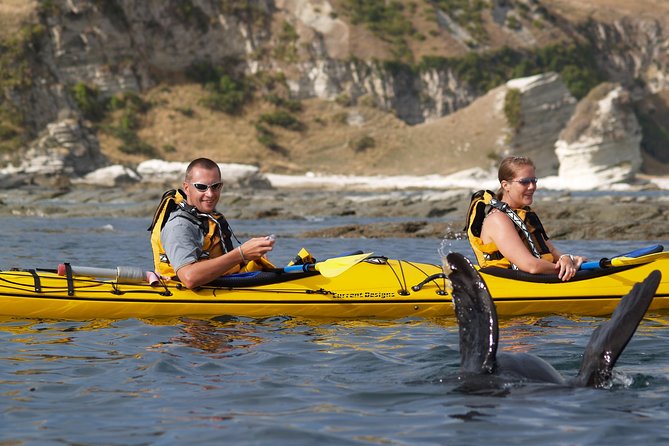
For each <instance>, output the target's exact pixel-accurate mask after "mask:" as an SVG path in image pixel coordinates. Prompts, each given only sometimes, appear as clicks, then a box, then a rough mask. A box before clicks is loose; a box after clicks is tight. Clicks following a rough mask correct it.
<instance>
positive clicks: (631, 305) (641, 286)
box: [572, 271, 662, 387]
mask: <svg viewBox="0 0 669 446" xmlns="http://www.w3.org/2000/svg"><path fill="white" fill-rule="evenodd" d="M661 278H662V274H661V273H660V272H659V271H653V272H652V273H650V274H649V275H648V277H646V279H645V280H644V281H643V282H641V283H637V284H635V285H634V287H633V288H632V291H630V292H629V293H628V294H627V295H625V296H623V297H622V298H621V299H620V302H619V303H618V306H617V307H616V309H615V311H614V312H613V315H611V319H610V320H609V321H608V322H605V323H604V324H602V325H600V326H599V327H597V328H596V329H595V331H594V332H593V333H592V336H591V337H590V341H589V342H588V345H587V347H586V348H585V352H584V354H583V362H582V363H581V369H580V370H579V372H578V375H577V376H576V378H574V380H573V381H572V384H573V385H576V386H594V387H602V385H604V384H605V383H606V382H607V381H608V380H609V379H610V378H611V371H612V369H613V366H614V365H615V364H616V361H617V360H618V357H619V356H620V354H621V353H622V352H623V350H624V349H625V346H626V345H627V343H628V342H629V340H630V339H631V338H632V335H634V332H635V331H636V329H637V327H638V326H639V323H640V322H641V320H642V319H643V316H644V315H645V314H646V310H648V307H649V306H650V303H651V302H652V301H653V297H654V296H655V291H656V290H657V287H658V285H659V283H660V279H661Z"/></svg>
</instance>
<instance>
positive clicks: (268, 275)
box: [205, 268, 320, 288]
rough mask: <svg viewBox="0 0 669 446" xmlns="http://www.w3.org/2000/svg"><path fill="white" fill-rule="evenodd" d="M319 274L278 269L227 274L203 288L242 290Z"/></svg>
mask: <svg viewBox="0 0 669 446" xmlns="http://www.w3.org/2000/svg"><path fill="white" fill-rule="evenodd" d="M319 274H320V273H319V272H318V271H304V272H294V273H286V272H283V271H281V269H280V268H279V269H278V270H277V271H252V272H248V273H241V274H229V275H227V276H221V277H219V278H217V279H214V280H213V281H211V282H209V283H208V284H207V285H205V286H206V287H216V288H244V287H253V286H260V285H271V284H274V283H282V282H288V281H290V280H297V279H302V278H304V277H310V276H317V275H319Z"/></svg>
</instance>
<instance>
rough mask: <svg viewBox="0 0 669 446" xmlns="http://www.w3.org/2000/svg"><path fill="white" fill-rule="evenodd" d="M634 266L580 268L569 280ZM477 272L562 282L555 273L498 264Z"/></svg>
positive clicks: (604, 274)
mask: <svg viewBox="0 0 669 446" xmlns="http://www.w3.org/2000/svg"><path fill="white" fill-rule="evenodd" d="M635 266H638V265H627V266H614V267H610V268H599V269H586V270H580V271H577V272H576V275H575V276H574V277H572V278H571V279H570V280H569V282H575V281H578V280H587V279H594V278H595V277H602V276H608V275H609V274H614V273H617V272H620V271H625V270H627V269H630V268H634V267H635ZM479 272H481V273H483V274H488V275H490V276H496V277H504V278H506V279H513V280H519V281H521V282H534V283H562V280H561V279H560V278H559V277H558V276H557V274H531V273H526V272H525V271H519V270H515V269H511V268H500V267H498V266H488V267H485V268H481V269H479ZM484 279H485V277H484Z"/></svg>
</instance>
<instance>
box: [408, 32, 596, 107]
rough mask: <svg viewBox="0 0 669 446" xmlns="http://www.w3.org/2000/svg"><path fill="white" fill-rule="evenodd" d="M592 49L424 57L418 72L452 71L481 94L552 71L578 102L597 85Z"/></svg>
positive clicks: (559, 47) (555, 47) (567, 47)
mask: <svg viewBox="0 0 669 446" xmlns="http://www.w3.org/2000/svg"><path fill="white" fill-rule="evenodd" d="M593 56H594V55H593V51H592V48H591V47H590V46H589V45H587V44H585V45H574V44H572V45H564V44H557V45H551V46H547V47H543V48H537V49H535V50H532V51H520V50H514V49H511V48H509V47H504V48H502V49H501V50H499V51H492V52H488V53H477V52H470V53H468V54H467V55H466V56H465V57H463V58H445V57H434V56H428V57H424V58H423V60H422V61H421V63H420V64H419V65H418V67H417V68H418V70H420V71H425V70H440V71H446V70H452V71H453V72H454V74H455V75H456V76H457V77H458V78H460V79H462V80H463V81H465V82H467V83H468V84H469V85H470V86H471V87H472V88H473V89H474V90H475V91H477V92H479V93H484V92H486V91H488V90H490V89H492V88H495V87H497V86H499V85H501V84H503V83H504V82H506V81H508V80H509V79H513V78H518V77H525V76H531V75H534V74H540V73H545V72H547V71H555V72H557V73H559V74H560V76H561V77H562V80H563V81H564V82H565V84H566V85H567V88H568V89H569V91H570V92H571V93H572V94H573V95H574V96H575V97H576V98H578V99H580V98H582V97H584V96H585V95H586V94H587V93H588V91H590V89H591V88H593V87H594V86H595V85H597V84H598V83H600V82H601V80H602V79H601V76H600V74H599V70H598V69H597V66H596V64H595V58H594V57H593Z"/></svg>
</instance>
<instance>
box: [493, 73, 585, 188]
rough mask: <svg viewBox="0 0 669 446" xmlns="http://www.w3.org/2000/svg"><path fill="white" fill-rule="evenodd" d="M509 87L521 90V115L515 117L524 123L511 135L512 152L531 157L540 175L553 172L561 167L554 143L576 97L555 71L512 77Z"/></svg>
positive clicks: (571, 110)
mask: <svg viewBox="0 0 669 446" xmlns="http://www.w3.org/2000/svg"><path fill="white" fill-rule="evenodd" d="M506 86H507V87H508V88H509V89H510V90H516V91H518V92H519V93H520V116H518V117H516V118H515V119H520V121H521V124H520V126H519V128H518V130H517V131H516V132H514V133H513V136H512V137H511V138H510V142H509V146H510V147H511V148H510V151H509V153H513V154H519V155H523V156H529V157H531V158H532V160H533V161H534V163H535V164H536V166H537V175H539V176H546V175H554V174H555V173H557V170H558V167H559V161H558V158H557V156H556V154H555V149H554V146H555V142H556V141H557V140H558V137H559V135H560V132H561V131H562V129H563V128H564V126H565V125H566V124H567V122H568V121H569V118H570V117H571V115H572V113H573V111H574V108H575V107H576V99H575V98H574V97H573V96H572V95H571V94H570V93H569V90H567V87H566V86H565V85H564V82H562V80H561V79H560V77H559V76H558V75H557V74H556V73H546V74H540V75H537V76H530V77H525V78H519V79H513V80H510V81H509V82H507V83H506ZM508 94H509V92H508V91H507V95H508Z"/></svg>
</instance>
